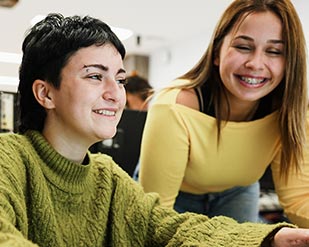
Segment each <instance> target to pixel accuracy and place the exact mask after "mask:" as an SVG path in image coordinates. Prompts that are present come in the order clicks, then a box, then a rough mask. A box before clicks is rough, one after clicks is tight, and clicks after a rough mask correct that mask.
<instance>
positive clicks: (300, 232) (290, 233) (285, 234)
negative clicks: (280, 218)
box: [272, 227, 309, 247]
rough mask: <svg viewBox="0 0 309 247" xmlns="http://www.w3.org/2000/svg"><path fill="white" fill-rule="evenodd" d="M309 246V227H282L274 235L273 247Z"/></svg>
mask: <svg viewBox="0 0 309 247" xmlns="http://www.w3.org/2000/svg"><path fill="white" fill-rule="evenodd" d="M306 246H308V247H309V229H301V228H298V229H297V228H296V229H295V228H289V227H283V228H281V229H280V230H279V231H278V232H277V233H276V234H275V236H274V239H273V242H272V247H306Z"/></svg>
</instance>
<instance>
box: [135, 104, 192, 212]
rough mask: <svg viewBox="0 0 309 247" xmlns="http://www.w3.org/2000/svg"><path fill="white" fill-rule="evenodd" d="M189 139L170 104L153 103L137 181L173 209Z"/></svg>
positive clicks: (182, 175)
mask: <svg viewBox="0 0 309 247" xmlns="http://www.w3.org/2000/svg"><path fill="white" fill-rule="evenodd" d="M188 152H189V138H188V133H187V130H186V126H185V124H184V122H183V121H182V119H181V116H180V115H179V114H178V113H177V111H176V110H175V109H174V107H173V105H168V104H163V105H162V104H156V105H154V106H152V107H151V109H150V110H149V111H148V114H147V120H146V123H145V128H144V132H143V139H142V144H141V157H140V164H141V169H140V175H139V179H140V183H141V185H142V186H143V188H144V190H145V192H157V193H159V195H160V198H161V203H162V205H164V206H167V207H170V208H172V207H173V206H174V203H175V199H176V197H177V194H178V191H179V189H180V186H181V183H182V180H183V177H184V173H185V170H186V166H187V160H188Z"/></svg>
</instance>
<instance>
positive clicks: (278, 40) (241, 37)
mask: <svg viewBox="0 0 309 247" xmlns="http://www.w3.org/2000/svg"><path fill="white" fill-rule="evenodd" d="M237 39H244V40H248V41H254V39H252V38H250V37H249V36H246V35H239V36H237V37H235V38H234V40H237ZM267 43H272V44H284V41H283V40H281V39H270V40H267Z"/></svg>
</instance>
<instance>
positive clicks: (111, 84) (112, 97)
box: [102, 78, 125, 102]
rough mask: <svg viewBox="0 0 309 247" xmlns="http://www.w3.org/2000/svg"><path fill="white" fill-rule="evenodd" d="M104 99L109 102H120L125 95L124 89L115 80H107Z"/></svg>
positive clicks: (105, 81)
mask: <svg viewBox="0 0 309 247" xmlns="http://www.w3.org/2000/svg"><path fill="white" fill-rule="evenodd" d="M102 91H103V93H102V97H103V98H104V99H105V100H107V101H113V102H118V101H120V100H121V98H122V97H125V96H124V95H125V94H124V89H123V88H122V86H121V85H119V84H118V83H117V82H116V80H115V79H113V78H105V80H104V82H103V90H102Z"/></svg>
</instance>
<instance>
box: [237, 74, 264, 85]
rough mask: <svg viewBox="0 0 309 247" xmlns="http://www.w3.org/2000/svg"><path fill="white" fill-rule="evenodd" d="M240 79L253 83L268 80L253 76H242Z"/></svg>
mask: <svg viewBox="0 0 309 247" xmlns="http://www.w3.org/2000/svg"><path fill="white" fill-rule="evenodd" d="M240 79H241V80H243V81H244V82H246V83H248V84H251V85H255V84H260V83H262V82H264V81H265V80H266V79H257V78H252V77H243V76H241V77H240Z"/></svg>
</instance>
